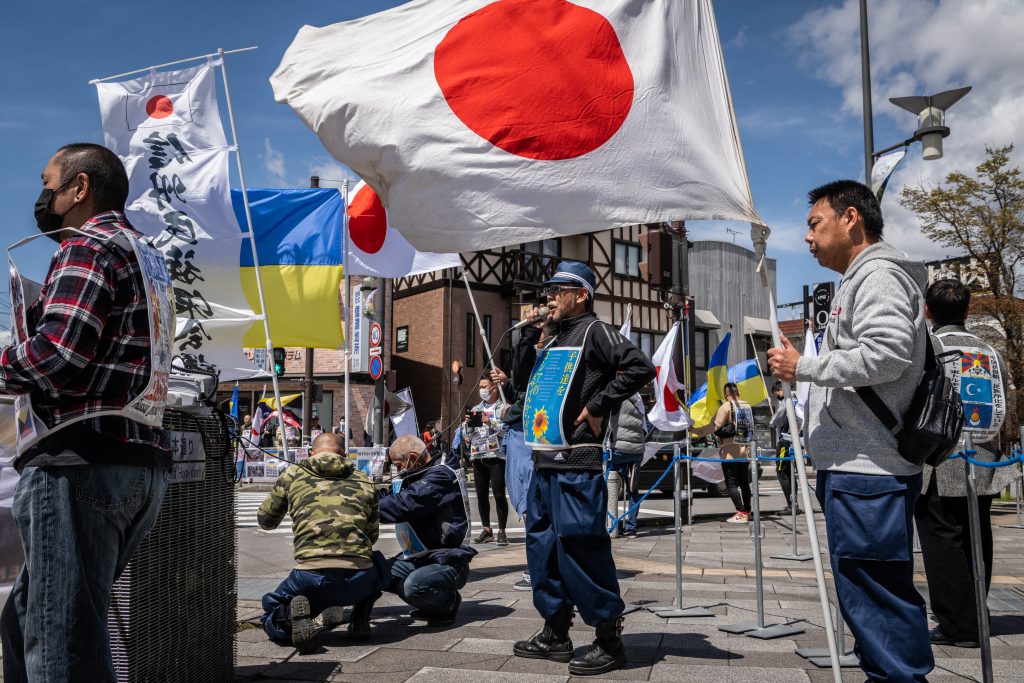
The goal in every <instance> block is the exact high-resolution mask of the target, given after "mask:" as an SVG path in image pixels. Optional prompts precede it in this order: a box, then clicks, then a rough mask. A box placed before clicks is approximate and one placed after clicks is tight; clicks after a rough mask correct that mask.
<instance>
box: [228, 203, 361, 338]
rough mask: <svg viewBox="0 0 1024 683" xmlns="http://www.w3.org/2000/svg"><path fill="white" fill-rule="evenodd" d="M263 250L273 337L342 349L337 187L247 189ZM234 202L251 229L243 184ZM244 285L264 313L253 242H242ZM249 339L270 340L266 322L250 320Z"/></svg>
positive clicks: (340, 205) (259, 250) (261, 259)
mask: <svg viewBox="0 0 1024 683" xmlns="http://www.w3.org/2000/svg"><path fill="white" fill-rule="evenodd" d="M248 194H249V210H250V213H251V215H252V223H253V232H254V234H255V236H256V251H257V254H258V256H259V262H260V276H261V277H262V280H263V297H264V299H265V300H266V303H267V319H268V320H269V321H270V338H271V339H272V340H273V342H274V345H275V346H306V347H312V348H318V349H336V348H338V347H339V346H341V345H342V344H343V343H344V336H343V334H342V327H341V305H340V295H339V292H340V289H341V280H342V273H341V266H342V261H341V257H342V247H341V243H342V210H343V201H342V197H341V194H340V193H339V192H338V191H337V190H333V189H327V188H324V189H321V188H311V189H299V190H274V189H253V190H249V191H248ZM231 203H232V205H233V206H234V209H235V216H236V217H237V219H238V224H239V226H241V228H242V230H243V231H245V229H246V225H247V224H246V220H245V204H244V202H243V201H242V192H241V190H231ZM241 266H242V268H241V270H242V275H241V277H242V289H243V291H244V292H245V296H246V299H247V300H248V301H249V304H250V305H251V306H252V309H253V310H254V311H256V312H257V313H260V312H261V311H262V308H261V306H260V301H259V296H258V293H257V289H256V268H255V264H254V263H253V259H252V250H251V248H250V246H249V244H247V243H246V242H245V241H244V240H243V242H242V247H241ZM244 343H245V344H246V345H247V346H253V347H263V346H264V345H265V344H266V340H265V338H264V334H263V324H262V323H257V324H255V325H253V326H252V327H251V328H249V331H248V332H247V333H246V335H245V338H244Z"/></svg>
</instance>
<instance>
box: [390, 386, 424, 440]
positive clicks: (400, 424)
mask: <svg viewBox="0 0 1024 683" xmlns="http://www.w3.org/2000/svg"><path fill="white" fill-rule="evenodd" d="M395 396H397V397H398V398H400V399H401V400H402V401H404V402H405V404H406V406H408V407H407V408H405V409H404V410H401V411H399V412H397V413H392V414H391V428H392V430H393V431H394V433H395V436H396V437H398V436H404V435H406V434H408V435H411V436H415V437H419V436H420V433H419V424H418V423H417V420H416V404H415V403H414V402H413V400H412V389H410V388H408V387H406V388H405V389H402V390H401V391H399V392H398V393H396V394H395Z"/></svg>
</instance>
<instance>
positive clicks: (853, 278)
mask: <svg viewBox="0 0 1024 683" xmlns="http://www.w3.org/2000/svg"><path fill="white" fill-rule="evenodd" d="M808 197H809V200H810V204H811V208H810V211H809V212H808V214H807V226H808V230H807V235H806V236H805V238H804V240H805V241H806V242H807V244H808V245H809V247H810V252H811V254H812V255H813V256H814V258H815V259H817V261H818V263H819V264H820V265H821V266H823V267H825V268H828V269H830V270H834V271H836V272H837V273H840V274H841V275H842V280H841V281H840V283H839V288H838V289H837V290H836V294H835V297H834V298H833V300H832V308H831V312H830V314H829V319H828V323H827V325H826V326H825V329H824V337H823V339H822V342H821V350H820V352H819V355H818V357H817V358H811V357H809V356H801V355H800V353H799V352H798V351H797V350H796V349H795V348H794V347H793V344H792V343H791V342H790V341H789V340H788V339H786V338H785V337H783V338H782V348H774V349H769V350H768V363H769V367H770V368H771V370H772V373H773V374H774V375H775V376H776V377H777V378H779V379H780V380H782V381H784V382H793V381H797V380H799V381H801V382H810V383H811V386H810V392H809V396H808V402H807V414H806V423H805V424H806V426H805V428H804V432H805V435H806V438H807V446H808V451H809V452H810V454H811V456H812V457H813V458H814V466H815V468H816V469H817V471H818V476H817V497H818V501H819V502H820V503H821V508H822V510H823V511H824V514H825V522H826V525H827V531H828V545H829V559H830V561H831V563H832V575H833V577H834V578H835V584H836V594H837V596H838V598H839V608H840V609H841V610H842V613H843V617H844V618H845V619H846V623H847V624H849V626H850V631H851V632H852V633H853V636H854V638H856V640H857V645H856V649H857V654H858V655H859V657H860V666H861V669H863V671H864V673H865V674H866V675H867V676H868V678H870V679H872V680H882V681H893V682H897V683H900V682H910V681H924V680H926V678H925V677H926V675H927V674H928V672H929V671H931V670H932V667H933V666H934V659H933V657H932V650H931V643H930V642H929V637H928V620H927V618H926V616H925V605H924V599H923V598H922V597H921V595H920V593H918V592H917V589H916V588H915V587H914V555H913V528H912V526H911V524H912V517H913V511H914V503H915V502H916V500H917V497H918V494H919V492H920V490H921V467H920V466H918V465H915V464H913V463H912V462H910V461H909V460H906V459H904V458H903V457H902V456H901V455H900V452H899V449H898V445H897V441H896V437H895V436H894V435H893V433H892V432H890V431H889V430H888V429H886V427H885V425H884V424H883V423H882V421H881V420H880V419H879V418H878V417H877V416H876V415H875V413H874V412H872V410H871V409H870V408H869V407H868V404H867V403H865V402H864V399H862V398H861V396H860V394H859V393H858V391H855V388H857V389H859V390H861V391H864V388H865V387H869V388H870V389H871V390H872V391H873V392H874V393H875V394H876V395H877V396H878V397H879V398H880V399H881V401H882V402H883V403H884V404H885V405H886V406H887V407H888V408H889V410H890V411H891V412H892V413H893V414H894V415H896V416H899V417H900V418H901V417H902V416H904V415H905V414H906V413H907V410H908V409H909V408H910V402H911V399H912V398H913V396H914V392H915V391H916V389H917V386H918V384H919V383H920V381H921V378H922V376H923V374H924V363H925V345H926V344H927V343H928V332H927V329H926V327H925V318H924V295H923V292H922V290H923V288H924V285H925V282H926V279H927V274H926V272H925V268H924V266H922V265H921V264H920V263H917V262H915V261H911V260H910V259H909V258H907V256H906V255H905V254H903V253H902V252H899V251H897V250H896V249H894V248H892V247H891V246H889V245H888V244H886V243H885V242H883V241H882V230H883V226H884V223H883V221H882V212H881V210H880V208H879V206H878V201H877V200H876V199H875V196H874V194H872V192H871V190H870V188H868V187H866V186H864V185H863V184H861V183H858V182H855V181H852V180H839V181H836V182H833V183H829V184H827V185H823V186H821V187H819V188H817V189H815V190H812V191H811V192H810V193H809V195H808Z"/></svg>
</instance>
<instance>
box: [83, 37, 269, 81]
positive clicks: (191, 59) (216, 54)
mask: <svg viewBox="0 0 1024 683" xmlns="http://www.w3.org/2000/svg"><path fill="white" fill-rule="evenodd" d="M256 48H257V46H256V45H253V46H252V47H240V48H238V49H237V50H224V49H223V48H221V49H220V50H217V51H216V52H211V53H209V54H206V55H197V56H195V57H186V58H185V59H176V60H174V61H173V62H166V63H164V64H157V65H155V66H147V67H146V68H145V69H136V70H135V71H126V72H124V73H123V74H116V75H114V76H104V77H103V78H94V79H92V80H91V81H89V85H96V84H97V83H102V82H103V81H112V80H114V79H115V78H124V77H125V76H134V75H135V74H141V73H145V72H146V71H156V70H157V69H165V68H167V67H169V66H176V65H178V64H184V63H185V62H197V61H199V60H200V59H209V58H210V57H220V58H221V59H223V58H224V55H234V54H238V53H239V52H249V51H250V50H255V49H256Z"/></svg>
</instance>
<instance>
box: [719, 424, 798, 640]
mask: <svg viewBox="0 0 1024 683" xmlns="http://www.w3.org/2000/svg"><path fill="white" fill-rule="evenodd" d="M749 449H750V456H749V457H750V483H751V484H752V485H753V486H752V488H753V491H752V492H751V501H750V504H751V510H752V512H753V515H754V519H753V527H752V528H751V530H750V534H751V537H752V538H753V540H754V590H755V591H756V596H757V597H756V600H757V621H755V622H753V623H742V624H728V625H726V626H720V627H719V628H718V630H719V631H725V632H726V633H740V634H743V635H745V636H749V637H751V638H758V639H760V640H770V639H773V638H782V637H784V636H792V635H796V634H798V633H803V632H804V631H805V629H803V628H801V627H800V626H796V625H794V624H765V623H764V566H763V564H764V562H763V561H762V558H761V539H762V538H763V537H764V527H763V526H762V524H761V501H760V497H761V492H760V486H759V484H758V482H759V480H760V477H759V474H758V471H757V470H758V461H757V441H756V440H754V439H751V441H750V444H749Z"/></svg>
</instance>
